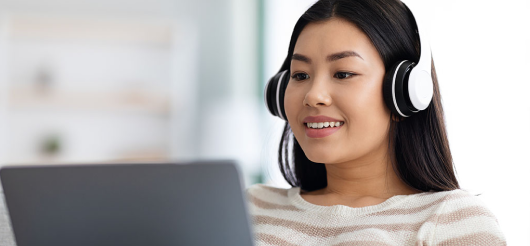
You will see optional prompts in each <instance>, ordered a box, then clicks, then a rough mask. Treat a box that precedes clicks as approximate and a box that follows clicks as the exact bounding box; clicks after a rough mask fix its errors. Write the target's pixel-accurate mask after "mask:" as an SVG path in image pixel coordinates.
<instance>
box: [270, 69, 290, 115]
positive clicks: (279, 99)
mask: <svg viewBox="0 0 530 246" xmlns="http://www.w3.org/2000/svg"><path fill="white" fill-rule="evenodd" d="M288 74H289V70H284V71H281V72H279V73H277V74H276V75H274V76H273V77H272V78H271V79H270V80H269V82H268V83H267V85H266V86H265V95H264V97H265V105H266V106H267V109H268V110H269V112H270V113H271V114H272V115H274V116H278V117H280V118H281V119H283V120H287V117H286V116H285V108H284V105H283V100H284V97H285V89H286V88H287V83H289V75H288Z"/></svg>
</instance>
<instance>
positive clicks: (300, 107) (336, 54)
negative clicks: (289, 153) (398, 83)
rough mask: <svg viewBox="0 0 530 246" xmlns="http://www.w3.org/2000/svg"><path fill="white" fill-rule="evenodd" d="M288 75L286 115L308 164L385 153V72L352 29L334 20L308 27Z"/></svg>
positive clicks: (367, 43) (363, 38) (360, 34)
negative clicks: (309, 162)
mask: <svg viewBox="0 0 530 246" xmlns="http://www.w3.org/2000/svg"><path fill="white" fill-rule="evenodd" d="M290 73H291V74H290V75H291V79H290V81H289V84H288V85H287V89H286V91H285V101H284V103H285V104H284V105H285V111H286V115H287V120H288V121H289V124H290V125H291V129H292V131H293V133H294V136H295V137H296V139H297V140H298V143H299V144H300V146H301V147H302V149H303V150H304V153H305V154H306V156H307V157H308V158H309V160H311V161H313V162H317V163H326V164H330V163H343V162H348V161H352V160H360V161H362V160H366V161H370V160H373V158H378V157H381V156H382V154H386V150H387V147H388V145H387V141H388V138H387V136H388V129H389V118H390V110H389V109H388V108H387V107H386V106H385V103H384V100H383V87H382V86H383V77H384V75H385V67H384V64H383V61H382V59H381V58H380V56H379V53H378V52H377V50H376V49H375V47H374V46H373V44H372V42H371V41H370V39H369V38H368V37H367V36H366V34H364V33H363V32H362V31H361V30H360V29H359V28H357V26H355V25H354V24H351V23H350V22H348V21H345V20H343V19H337V18H332V19H330V20H327V21H325V22H318V23H310V24H308V25H307V26H306V27H305V28H304V29H303V31H302V33H301V34H300V36H299V37H298V40H297V42H296V45H295V48H294V53H293V59H292V60H291V69H290ZM326 122H334V123H332V124H329V126H328V123H326ZM335 122H340V125H339V126H338V127H337V126H336V125H337V124H336V123H335ZM307 123H317V124H311V125H316V127H317V128H318V127H323V128H321V129H313V128H310V127H308V126H307V125H308V124H307ZM318 123H321V124H320V126H319V124H318ZM331 125H333V127H331ZM325 126H328V127H325Z"/></svg>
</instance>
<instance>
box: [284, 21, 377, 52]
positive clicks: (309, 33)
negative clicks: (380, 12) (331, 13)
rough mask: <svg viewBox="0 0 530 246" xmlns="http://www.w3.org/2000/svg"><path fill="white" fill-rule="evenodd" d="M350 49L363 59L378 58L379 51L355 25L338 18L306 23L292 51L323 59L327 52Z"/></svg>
mask: <svg viewBox="0 0 530 246" xmlns="http://www.w3.org/2000/svg"><path fill="white" fill-rule="evenodd" d="M346 50H352V51H355V52H357V53H359V54H360V55H361V56H362V57H363V58H364V59H365V60H366V59H369V60H371V59H378V58H379V53H378V52H377V49H376V48H375V46H374V45H373V44H372V42H371V40H370V39H369V38H368V36H366V34H365V33H364V32H363V31H361V29H359V28H358V27H357V26H356V25H354V24H353V23H350V22H348V21H346V20H343V19H339V18H331V19H329V20H326V21H323V22H312V23H309V24H307V26H305V28H304V29H303V30H302V32H301V33H300V36H299V37H298V40H297V41H296V45H295V48H294V53H297V54H303V55H306V56H310V57H312V58H314V59H325V57H326V56H327V55H329V54H332V53H336V52H341V51H346Z"/></svg>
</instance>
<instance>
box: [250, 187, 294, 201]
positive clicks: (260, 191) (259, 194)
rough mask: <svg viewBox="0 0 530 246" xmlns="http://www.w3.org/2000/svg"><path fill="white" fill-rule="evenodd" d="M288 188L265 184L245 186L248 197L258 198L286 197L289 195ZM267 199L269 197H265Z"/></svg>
mask: <svg viewBox="0 0 530 246" xmlns="http://www.w3.org/2000/svg"><path fill="white" fill-rule="evenodd" d="M289 190H290V189H286V188H279V187H274V186H271V185H267V184H253V185H251V186H250V187H248V188H246V190H245V191H246V195H247V196H249V197H255V198H258V199H266V198H272V199H274V198H277V199H278V198H287V197H288V195H289ZM267 200H269V199H267Z"/></svg>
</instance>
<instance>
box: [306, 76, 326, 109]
mask: <svg viewBox="0 0 530 246" xmlns="http://www.w3.org/2000/svg"><path fill="white" fill-rule="evenodd" d="M331 102H332V100H331V96H330V94H329V88H327V81H326V80H324V79H319V80H317V79H315V80H313V81H312V82H311V83H310V88H309V90H308V91H307V93H306V94H305V97H304V102H303V103H304V106H308V107H319V106H329V105H331Z"/></svg>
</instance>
